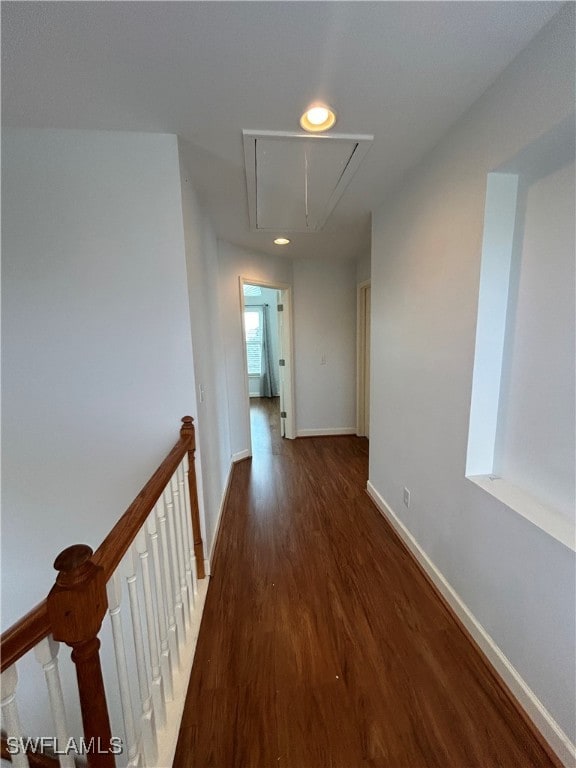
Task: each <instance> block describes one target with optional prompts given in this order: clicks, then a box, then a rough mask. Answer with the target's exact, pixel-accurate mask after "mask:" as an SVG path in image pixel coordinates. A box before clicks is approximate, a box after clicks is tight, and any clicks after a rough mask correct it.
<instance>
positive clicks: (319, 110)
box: [300, 104, 336, 133]
mask: <svg viewBox="0 0 576 768" xmlns="http://www.w3.org/2000/svg"><path fill="white" fill-rule="evenodd" d="M335 122H336V115H335V113H334V112H333V111H332V110H331V109H330V107H327V106H326V105H325V104H313V105H312V106H311V107H309V108H308V109H307V110H306V112H304V114H303V115H302V117H301V118H300V126H301V127H302V128H304V130H305V131H308V132H310V133H317V132H320V131H328V130H329V129H330V128H332V126H333V125H334V124H335Z"/></svg>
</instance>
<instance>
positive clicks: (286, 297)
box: [239, 275, 296, 455]
mask: <svg viewBox="0 0 576 768" xmlns="http://www.w3.org/2000/svg"><path fill="white" fill-rule="evenodd" d="M244 285H259V286H260V287H261V288H272V290H275V291H281V295H282V304H283V305H284V309H283V312H284V322H283V327H284V329H285V338H284V340H283V341H284V346H285V348H284V349H283V350H282V354H283V355H284V360H285V361H286V365H285V366H284V367H285V371H284V384H285V391H284V404H285V408H286V419H285V421H284V429H285V433H286V434H285V437H287V438H288V439H289V440H294V438H295V437H296V403H295V398H294V393H295V386H294V333H293V322H292V286H291V285H290V284H289V283H268V282H265V281H264V280H258V279H257V278H252V277H245V276H243V275H240V278H239V286H240V314H241V321H242V351H243V356H244V380H245V386H244V394H245V398H244V399H245V406H246V412H247V413H248V436H249V439H250V442H249V445H250V455H252V430H251V427H250V387H249V383H248V356H247V353H246V329H245V327H244V310H245V308H246V304H245V302H244Z"/></svg>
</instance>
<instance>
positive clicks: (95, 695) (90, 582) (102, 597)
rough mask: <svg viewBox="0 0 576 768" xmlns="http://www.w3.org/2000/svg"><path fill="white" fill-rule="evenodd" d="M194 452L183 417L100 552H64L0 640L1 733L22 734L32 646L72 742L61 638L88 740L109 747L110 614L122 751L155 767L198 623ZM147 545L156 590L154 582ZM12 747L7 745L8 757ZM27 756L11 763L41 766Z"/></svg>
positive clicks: (106, 753) (94, 765)
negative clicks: (40, 594)
mask: <svg viewBox="0 0 576 768" xmlns="http://www.w3.org/2000/svg"><path fill="white" fill-rule="evenodd" d="M195 450H196V441H195V429H194V421H193V419H192V418H191V417H190V416H185V417H184V418H183V419H182V426H181V428H180V437H179V440H178V442H177V443H176V444H175V445H174V447H173V448H172V450H171V451H170V453H169V454H168V456H167V457H166V458H165V459H164V461H163V462H162V464H161V465H160V466H159V467H158V469H157V470H156V472H155V473H154V474H153V475H152V477H151V478H150V480H149V481H148V482H147V483H146V485H145V486H144V487H143V488H142V490H141V491H140V493H139V494H138V496H137V497H136V498H135V500H134V501H133V502H132V504H131V505H130V506H129V507H128V509H127V510H126V512H125V513H124V514H123V515H122V517H121V518H120V519H119V520H118V522H117V523H116V525H115V526H114V527H113V528H112V530H111V531H110V533H109V534H108V535H107V536H106V538H105V539H104V541H103V542H102V543H101V544H100V546H99V547H98V548H97V550H96V551H95V552H92V549H91V548H90V547H88V546H87V545H84V544H76V545H73V546H71V547H68V548H67V549H65V550H64V551H63V552H61V553H60V554H59V555H58V557H57V558H56V560H55V562H54V567H55V568H56V570H57V571H58V575H57V577H56V582H55V584H54V586H53V587H52V589H51V590H50V592H49V593H48V596H47V598H46V599H45V600H43V601H42V602H41V603H39V605H37V606H36V607H35V608H34V609H33V610H32V611H30V612H29V613H28V614H26V615H25V616H24V617H23V618H22V619H20V621H18V622H16V623H15V624H14V625H13V626H11V627H10V628H9V629H7V630H6V631H5V632H4V633H2V635H1V638H0V664H1V666H0V672H1V683H2V692H1V697H2V698H1V702H0V703H1V706H2V716H3V720H4V722H3V728H4V729H5V731H6V732H7V733H8V734H9V735H10V736H12V737H17V738H20V737H21V736H22V733H21V726H20V722H19V715H18V709H17V705H16V698H15V692H16V684H17V673H16V667H15V664H16V662H17V661H19V660H20V659H21V658H22V657H23V656H24V655H25V654H26V653H28V652H29V651H31V650H32V649H35V652H36V655H37V658H38V660H39V661H41V663H42V665H43V668H44V671H45V674H46V679H47V682H48V687H49V694H50V701H51V703H52V704H53V706H55V707H56V710H57V712H56V714H55V715H54V720H55V723H56V727H57V729H58V727H60V733H59V734H58V737H59V738H60V739H61V740H65V738H66V735H65V732H64V726H63V724H62V718H63V717H64V705H63V699H62V692H61V687H60V680H59V677H58V674H57V654H58V641H61V642H64V643H66V644H67V645H69V646H70V647H71V648H72V654H71V658H72V661H73V662H74V664H75V667H76V677H77V682H78V694H79V698H80V708H81V714H82V726H83V731H84V739H85V740H86V741H87V742H90V740H91V739H93V740H95V741H94V743H96V744H98V745H102V744H104V745H109V744H111V739H112V730H111V726H110V715H109V711H108V705H107V701H106V693H105V690H104V682H103V675H102V667H101V661H100V651H99V649H100V640H99V638H98V634H99V632H100V628H101V626H102V621H103V619H104V617H105V616H106V613H107V611H108V610H109V613H110V618H111V622H112V629H113V635H114V644H115V645H114V652H115V654H116V666H117V670H118V681H119V688H120V700H121V704H122V716H123V722H124V732H125V734H126V739H127V741H129V742H130V743H128V744H127V745H124V746H125V747H126V748H127V754H128V765H129V766H131V767H134V768H137V766H140V765H142V762H143V761H142V757H141V753H146V754H144V762H146V763H148V764H150V762H151V760H154V756H155V755H157V752H156V733H155V729H157V728H158V727H160V726H162V724H163V723H165V722H166V710H165V707H166V701H168V700H170V698H171V697H172V695H173V677H172V673H173V671H174V670H176V669H177V668H178V666H179V664H180V652H181V646H182V645H183V644H184V643H185V642H189V641H190V638H188V639H187V638H186V634H187V631H189V630H190V627H191V624H192V622H191V615H192V611H193V610H194V600H195V597H194V596H195V594H197V580H198V579H204V578H205V570H204V552H203V542H202V535H201V529H200V515H199V508H198V494H197V484H196V474H195ZM186 475H187V478H186ZM186 481H187V482H186ZM150 546H151V552H152V555H153V557H152V563H153V573H154V587H155V588H153V583H152V579H151V570H150V557H149V554H150V549H149V548H150ZM135 562H139V564H140V570H139V571H138V573H140V574H141V577H142V591H143V594H144V602H145V605H146V629H147V632H146V633H143V631H142V626H141V616H140V614H139V597H138V594H139V592H138V589H137V586H136V578H137V568H136V566H135V565H134V563H135ZM121 564H123V567H124V569H125V574H126V577H127V588H128V592H129V597H130V609H131V617H132V624H133V632H134V644H135V655H136V662H137V666H138V679H139V686H140V692H141V707H142V714H141V731H140V734H138V731H137V727H136V724H135V716H134V712H133V711H132V710H133V705H132V700H131V693H130V683H129V680H128V674H127V666H126V657H125V643H124V639H123V636H122V628H121V627H122V625H121V620H120V600H121V578H120V576H119V573H120V570H119V568H120V566H121ZM109 595H110V596H111V601H109V599H108V596H109ZM109 602H111V604H110V605H109ZM144 634H146V636H147V639H148V643H149V646H148V649H149V652H148V654H145V652H144ZM42 644H44V645H42ZM147 659H149V667H150V672H148V666H147V663H146V662H147ZM55 670H56V671H55ZM136 709H138V707H137V708H136ZM154 709H155V710H156V712H154ZM57 721H60V725H58V722H57ZM5 747H6V744H5V743H4V742H3V743H2V750H3V753H4V751H5ZM30 757H31V760H30V763H29V761H28V759H27V756H26V755H25V754H24V753H19V754H16V755H11V756H10V758H11V760H12V762H13V764H14V765H16V766H27V765H29V764H38V762H37V758H38V755H34V756H32V755H31V756H30ZM86 758H87V764H88V766H89V768H112V767H113V766H115V757H114V753H113V751H111V750H106V749H104V750H101V749H99V748H98V749H91V750H90V751H88V753H87V755H86ZM47 759H50V758H47ZM33 760H36V763H34V762H33ZM45 764H47V763H45ZM60 765H64V766H70V765H74V760H73V758H72V757H71V756H70V755H65V756H64V757H60Z"/></svg>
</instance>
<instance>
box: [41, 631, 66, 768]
mask: <svg viewBox="0 0 576 768" xmlns="http://www.w3.org/2000/svg"><path fill="white" fill-rule="evenodd" d="M59 648H60V643H58V642H57V641H56V640H54V638H53V637H52V635H49V636H48V637H45V638H44V640H40V642H39V643H38V645H37V646H36V647H35V648H34V655H35V656H36V660H37V661H38V662H39V663H40V664H41V665H42V669H43V670H44V677H45V678H46V687H47V688H48V698H49V700H50V711H51V712H52V720H53V722H54V728H55V733H56V738H57V751H58V752H60V751H61V750H63V749H64V747H65V746H66V743H67V741H68V738H69V737H70V731H69V730H68V726H67V724H66V709H65V707H64V696H63V694H62V684H61V683H60V673H59V671H58V650H59ZM58 759H59V761H60V765H61V766H62V768H75V762H74V757H73V756H72V755H71V754H70V755H61V754H59V755H58Z"/></svg>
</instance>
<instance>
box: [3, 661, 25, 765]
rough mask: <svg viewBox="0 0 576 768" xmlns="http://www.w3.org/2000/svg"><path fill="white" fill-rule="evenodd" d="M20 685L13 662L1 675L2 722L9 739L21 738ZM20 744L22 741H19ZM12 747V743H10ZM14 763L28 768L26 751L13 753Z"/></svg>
mask: <svg viewBox="0 0 576 768" xmlns="http://www.w3.org/2000/svg"><path fill="white" fill-rule="evenodd" d="M17 685H18V672H17V671H16V665H15V664H13V665H12V666H11V667H8V669H5V670H4V672H2V674H1V675H0V690H1V691H2V693H1V694H0V695H1V696H2V698H1V699H0V711H1V712H2V724H3V727H4V730H5V731H6V736H7V738H8V739H21V738H22V726H21V725H20V715H19V714H18V706H17V704H16V686H17ZM19 743H20V744H21V743H22V742H19ZM8 746H9V747H11V745H10V743H9V744H8ZM12 765H13V766H14V768H28V758H27V756H26V754H25V753H24V752H17V753H16V754H15V755H12Z"/></svg>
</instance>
